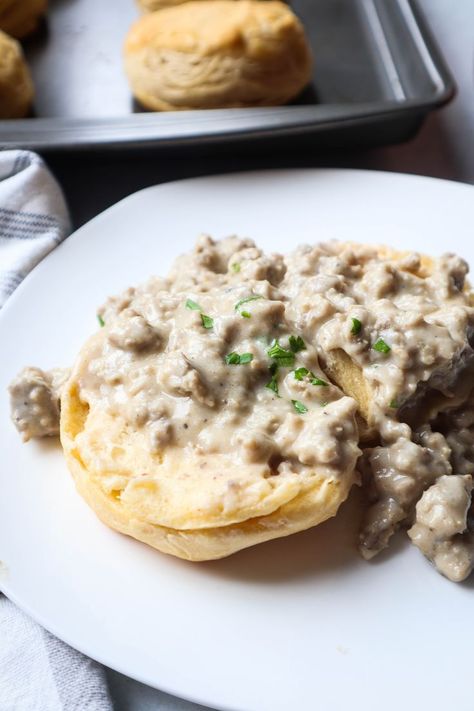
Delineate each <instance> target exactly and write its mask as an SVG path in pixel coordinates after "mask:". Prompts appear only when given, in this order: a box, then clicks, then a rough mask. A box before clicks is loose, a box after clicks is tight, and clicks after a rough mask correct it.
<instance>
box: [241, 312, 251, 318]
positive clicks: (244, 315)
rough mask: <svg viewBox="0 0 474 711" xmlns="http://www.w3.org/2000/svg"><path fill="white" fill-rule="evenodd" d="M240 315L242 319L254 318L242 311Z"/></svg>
mask: <svg viewBox="0 0 474 711" xmlns="http://www.w3.org/2000/svg"><path fill="white" fill-rule="evenodd" d="M240 315H241V316H242V318H251V317H252V314H250V313H249V312H248V311H241V312H240Z"/></svg>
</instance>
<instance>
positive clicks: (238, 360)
mask: <svg viewBox="0 0 474 711" xmlns="http://www.w3.org/2000/svg"><path fill="white" fill-rule="evenodd" d="M252 360H253V353H242V355H240V354H239V353H236V352H235V351H232V353H228V354H227V355H226V357H225V362H226V363H227V365H246V364H247V363H251V362H252Z"/></svg>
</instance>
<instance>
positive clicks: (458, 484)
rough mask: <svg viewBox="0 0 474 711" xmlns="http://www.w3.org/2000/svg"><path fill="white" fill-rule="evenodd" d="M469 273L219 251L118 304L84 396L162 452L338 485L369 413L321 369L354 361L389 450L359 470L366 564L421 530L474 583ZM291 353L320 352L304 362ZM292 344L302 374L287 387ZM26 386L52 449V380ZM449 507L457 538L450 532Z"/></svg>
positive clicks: (462, 266) (448, 260) (305, 253)
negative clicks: (226, 450) (180, 451)
mask: <svg viewBox="0 0 474 711" xmlns="http://www.w3.org/2000/svg"><path fill="white" fill-rule="evenodd" d="M466 273H467V265H466V263H465V262H464V261H463V260H462V259H460V258H459V257H456V256H454V255H445V256H443V257H441V258H439V259H435V260H433V261H432V262H431V263H429V264H425V263H424V262H423V261H422V259H421V258H420V256H419V255H417V254H415V253H411V254H406V255H403V256H399V257H397V258H395V257H394V256H393V255H391V254H390V253H388V252H387V254H386V255H381V254H380V252H379V251H377V250H376V249H374V248H371V247H366V246H361V245H353V244H344V243H329V244H322V245H317V246H315V247H309V246H303V247H300V248H298V249H297V250H296V251H295V252H293V253H292V254H291V255H289V256H288V257H286V258H283V257H282V256H281V255H272V254H270V255H268V254H265V253H263V252H262V251H261V250H259V249H258V248H256V247H255V245H254V243H253V242H252V241H250V240H242V239H238V238H235V237H232V238H227V239H225V240H221V241H220V242H214V241H213V240H212V239H211V238H210V237H207V236H203V237H201V238H200V239H199V240H198V242H197V245H196V247H195V249H194V250H193V251H191V252H189V253H187V254H186V255H184V256H183V257H180V258H179V259H178V260H177V261H176V263H175V265H174V267H173V269H172V270H171V272H170V274H169V276H168V278H167V279H152V280H150V282H148V283H147V284H146V285H144V286H142V287H139V288H137V289H133V288H132V289H128V290H127V291H126V292H124V293H123V294H122V295H120V296H119V297H114V298H112V299H110V300H109V301H108V302H107V303H106V304H105V305H104V307H103V308H102V309H101V310H100V312H99V313H100V317H101V318H102V319H103V321H104V322H105V329H106V332H107V338H106V340H105V341H104V339H102V338H101V339H98V341H97V343H98V345H97V352H93V351H92V352H91V354H90V355H91V357H90V367H89V369H88V372H86V373H84V374H83V381H82V387H83V389H84V392H85V393H86V397H89V398H91V399H94V398H100V399H101V401H102V402H104V403H106V407H108V408H110V409H111V410H112V411H113V410H114V409H116V410H117V411H121V412H122V413H123V412H124V411H125V412H126V416H127V418H129V420H130V422H133V423H134V425H135V426H138V427H143V428H145V429H146V431H147V432H148V438H149V446H150V447H151V448H152V449H153V448H159V447H161V446H163V445H167V446H170V445H172V446H177V447H185V446H188V445H189V442H194V443H195V445H196V446H197V447H198V448H201V450H202V451H203V452H208V453H212V452H215V451H217V450H218V449H219V447H222V446H224V445H225V446H227V447H231V448H232V449H233V451H235V456H236V461H238V462H243V463H245V462H246V463H251V462H252V463H254V464H255V463H260V464H261V466H262V467H270V468H272V467H273V468H275V469H276V470H277V471H278V472H279V473H280V472H281V473H283V471H284V468H285V466H288V462H291V466H295V465H296V466H298V463H299V464H300V465H303V464H304V465H306V464H309V465H316V464H317V465H318V466H322V467H326V469H327V471H328V472H329V471H331V472H332V473H334V471H336V470H337V469H338V468H340V469H341V470H342V468H343V467H344V466H345V465H347V462H348V461H349V460H350V458H351V457H353V456H354V449H353V445H352V444H351V443H350V442H349V439H348V438H350V433H351V432H352V428H353V426H354V424H353V416H354V409H355V405H354V401H353V400H352V398H349V397H341V394H340V391H339V390H338V388H336V387H335V386H334V385H332V384H331V383H330V381H329V378H328V377H327V375H325V373H324V370H322V369H321V368H320V366H319V362H322V363H324V362H325V359H326V358H327V357H328V354H330V353H333V352H338V351H344V352H345V353H346V354H347V355H348V356H350V358H351V360H352V362H353V363H355V364H356V365H357V366H358V367H359V368H360V370H361V372H362V374H363V378H364V380H365V382H366V383H367V384H368V385H369V387H370V392H371V403H370V420H371V421H370V425H371V427H372V429H373V432H374V433H375V436H376V441H374V442H372V443H371V446H367V445H365V446H364V452H363V455H362V457H361V459H360V470H361V472H362V474H363V479H364V481H365V484H366V490H367V492H368V494H369V497H370V499H371V502H372V503H371V505H370V507H369V508H368V512H367V516H366V519H365V521H364V524H363V527H362V530H361V535H360V549H361V552H362V554H363V555H364V556H365V557H367V558H369V557H372V556H373V555H375V554H376V553H378V552H379V551H380V550H382V549H383V548H384V547H385V546H386V545H387V544H388V542H389V540H390V537H391V536H392V534H393V533H394V531H395V530H396V529H397V528H398V527H399V526H400V525H403V526H410V525H411V526H412V528H411V529H410V536H411V538H412V540H413V542H414V543H415V544H416V545H418V546H419V547H420V549H421V550H422V551H423V553H424V554H425V555H426V556H427V557H429V558H430V559H431V560H432V561H433V562H434V563H435V565H436V566H437V567H438V569H439V570H440V571H441V572H442V573H443V574H444V575H446V576H447V577H450V578H451V579H453V580H460V579H461V578H463V577H466V576H467V575H468V574H469V572H470V571H471V570H472V567H473V564H474V561H473V558H474V556H473V554H472V550H473V542H472V538H473V536H472V515H471V514H470V513H469V512H470V511H472V504H471V490H472V473H473V469H474V465H473V462H474V453H473V448H472V442H473V437H474V414H473V413H474V404H473V403H472V402H471V401H470V400H469V399H468V392H467V390H468V389H469V388H468V387H467V384H466V380H468V377H467V374H470V369H473V365H472V364H473V362H474V358H473V352H472V349H471V345H470V341H471V340H472V333H473V331H474V310H473V308H472V306H471V303H470V300H469V298H468V296H467V295H466V292H465V290H464V284H465V277H466ZM244 299H251V300H248V301H243V300H244ZM239 302H240V304H239ZM237 304H239V306H237ZM290 336H291V337H292V338H293V339H301V342H302V343H303V344H304V347H303V348H302V349H301V350H298V349H296V352H293V351H292V348H291V342H290V340H289V339H290ZM276 343H278V344H279V346H280V347H281V348H282V349H283V351H286V352H287V353H290V355H291V354H292V355H293V356H294V357H293V358H292V361H291V363H290V362H289V361H288V359H287V361H286V363H287V364H286V365H284V366H283V365H281V363H280V367H278V368H277V370H276V372H272V370H270V369H274V368H275V358H273V357H272V356H271V348H272V345H275V344H276ZM293 343H295V341H293ZM93 348H94V346H92V349H93ZM242 356H243V359H242ZM229 358H230V360H229ZM236 359H238V360H236ZM232 360H234V361H235V362H232ZM277 360H278V359H277ZM290 360H291V358H290ZM281 362H283V361H281ZM277 365H278V363H277ZM301 369H305V370H301ZM30 371H31V369H30ZM295 371H296V373H299V375H300V376H301V377H300V378H299V377H298V376H295ZM27 376H28V377H26V379H23V380H25V383H24V384H23V385H22V379H21V378H20V380H17V381H16V383H14V384H13V385H12V398H13V403H14V405H13V410H14V414H13V417H14V420H15V421H16V424H17V426H19V429H20V430H22V432H23V434H24V435H25V432H26V433H27V436H28V437H29V436H38V435H40V434H52V433H54V432H55V431H56V430H57V422H56V424H53V421H54V416H55V413H57V396H56V395H54V394H53V395H51V396H50V397H48V396H46V390H47V386H48V382H50V383H51V384H52V381H53V378H52V377H51V376H49V375H47V374H46V375H45V374H43V375H42V376H39V375H38V372H37V373H36V376H35V377H36V380H35V379H34V378H33V382H34V383H35V385H34V387H32V386H31V385H28V382H31V372H30V373H29V375H28V373H27ZM38 378H40V379H41V378H42V382H41V383H39V382H38ZM320 381H322V382H324V383H327V385H321V382H320ZM38 387H39V388H40V390H39V391H38ZM34 388H36V389H34ZM45 388H46V389H45ZM33 391H34V393H35V398H36V399H35V398H33V397H31V394H32V393H33ZM25 392H26V394H27V396H26V397H23V396H24V395H25ZM39 392H41V393H43V394H42V395H41V396H40V395H39V394H38V393H39ZM28 393H30V395H28ZM43 395H44V397H43ZM277 395H279V396H280V397H278V396H277ZM39 401H41V413H40V411H39V410H38V407H39V406H40V405H39ZM43 401H44V402H43ZM21 403H23V404H21ZM33 403H34V406H33V409H34V408H36V410H35V415H34V416H31V417H30V416H29V415H28V405H29V404H33ZM51 403H53V405H54V403H56V409H55V408H54V406H52V405H51ZM40 414H41V416H40ZM40 420H41V421H42V423H43V424H42V425H41V424H38V422H39V421H40ZM56 420H57V417H56ZM25 422H30V425H31V426H29V428H28V426H26V425H25ZM21 423H23V424H21ZM345 440H346V445H345V444H344V442H345ZM285 462H286V463H287V464H285ZM418 502H419V503H418ZM433 502H435V503H433ZM417 503H418V506H417ZM434 506H435V508H436V511H438V512H439V511H444V512H445V513H443V514H442V516H441V519H442V518H443V516H446V517H450V518H451V519H452V520H453V521H456V525H455V526H454V524H453V526H452V527H451V528H450V529H449V530H444V529H442V527H439V526H438V524H437V523H436V521H437V520H438V519H439V517H438V518H436V516H434V517H433V516H432V515H431V513H430V512H431V511H432V509H433V507H434ZM433 522H434V523H433ZM461 549H462V551H463V552H462V553H460V550H461ZM461 559H462V561H461V562H460V560H461Z"/></svg>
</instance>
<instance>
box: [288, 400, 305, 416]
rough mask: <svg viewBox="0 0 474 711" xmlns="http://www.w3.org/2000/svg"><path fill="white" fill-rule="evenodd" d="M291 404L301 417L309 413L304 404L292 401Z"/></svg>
mask: <svg viewBox="0 0 474 711" xmlns="http://www.w3.org/2000/svg"><path fill="white" fill-rule="evenodd" d="M291 402H292V404H293V407H294V408H295V410H296V412H297V413H298V414H299V415H304V413H305V412H308V408H307V407H306V405H303V403H302V402H300V401H299V400H292V401H291Z"/></svg>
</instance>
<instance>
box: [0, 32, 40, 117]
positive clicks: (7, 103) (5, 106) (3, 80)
mask: <svg viewBox="0 0 474 711" xmlns="http://www.w3.org/2000/svg"><path fill="white" fill-rule="evenodd" d="M32 101H33V81H32V79H31V75H30V71H29V69H28V65H27V64H26V61H25V58H24V56H23V50H22V48H21V46H20V44H19V42H17V40H15V39H13V38H12V37H9V36H8V35H6V34H5V33H4V32H1V31H0V119H14V118H22V117H23V116H26V115H27V114H28V112H29V110H30V108H31V103H32Z"/></svg>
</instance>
